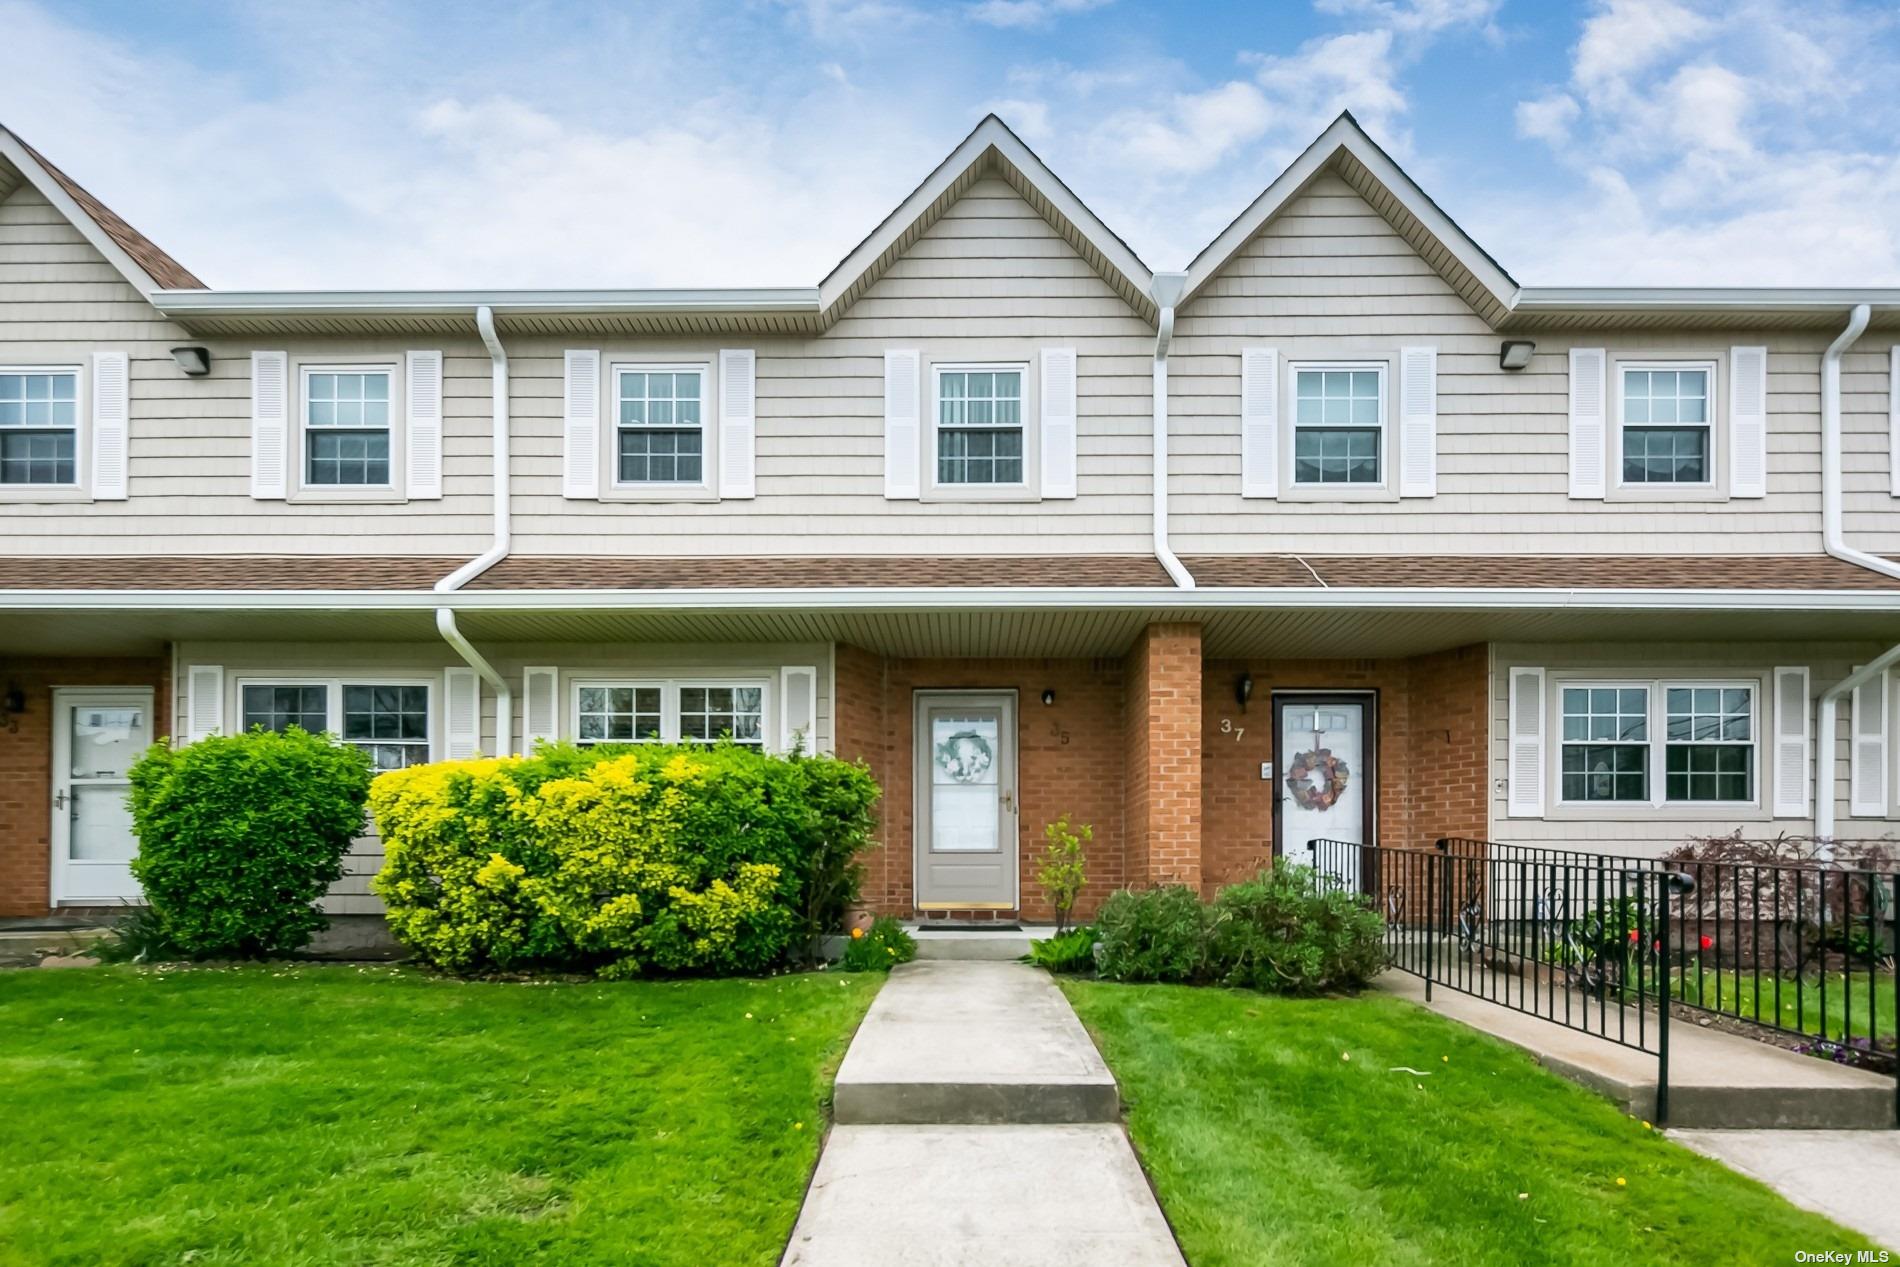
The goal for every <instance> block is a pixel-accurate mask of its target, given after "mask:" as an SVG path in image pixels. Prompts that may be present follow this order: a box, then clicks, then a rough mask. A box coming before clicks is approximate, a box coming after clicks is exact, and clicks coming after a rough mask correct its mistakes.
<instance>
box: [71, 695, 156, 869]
mask: <svg viewBox="0 0 1900 1267" xmlns="http://www.w3.org/2000/svg"><path fill="white" fill-rule="evenodd" d="M151 742H152V693H151V692H150V691H141V690H97V689H90V688H89V689H83V690H82V689H77V688H74V689H70V690H57V691H54V692H53V900H54V901H55V902H66V903H71V904H75V905H81V906H86V905H95V904H105V903H113V902H125V901H137V900H138V899H139V897H140V893H139V886H138V881H136V880H134V879H133V878H132V858H133V855H134V854H136V853H137V852H138V842H137V841H136V840H135V839H134V838H133V835H132V807H131V806H130V804H128V802H127V799H126V798H127V794H128V792H129V791H130V789H131V781H130V780H129V779H127V777H126V772H127V771H129V770H130V769H131V768H132V763H133V762H134V761H135V760H137V759H138V756H139V754H140V753H141V752H144V751H145V749H146V747H147V746H148V745H149V744H150V743H151Z"/></svg>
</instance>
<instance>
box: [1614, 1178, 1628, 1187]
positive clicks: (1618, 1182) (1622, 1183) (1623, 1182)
mask: <svg viewBox="0 0 1900 1267" xmlns="http://www.w3.org/2000/svg"><path fill="white" fill-rule="evenodd" d="M1616 1186H1617V1187H1619V1188H1627V1187H1629V1186H1630V1181H1629V1180H1627V1179H1625V1178H1624V1177H1623V1176H1622V1175H1618V1176H1617V1177H1616Z"/></svg>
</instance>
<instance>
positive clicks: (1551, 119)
mask: <svg viewBox="0 0 1900 1267" xmlns="http://www.w3.org/2000/svg"><path fill="white" fill-rule="evenodd" d="M1580 113H1582V108H1581V107H1580V106H1578V105H1577V102H1576V99H1575V98H1573V97H1572V96H1571V95H1570V94H1569V93H1566V92H1553V93H1550V94H1548V95H1546V96H1543V97H1539V98H1537V99H1536V100H1535V101H1520V102H1518V103H1517V134H1518V135H1519V136H1522V137H1528V138H1530V139H1531V140H1534V141H1547V142H1549V143H1550V144H1552V145H1561V144H1563V143H1564V141H1566V140H1568V139H1569V137H1570V125H1571V124H1573V123H1575V122H1576V121H1577V115H1578V114H1580Z"/></svg>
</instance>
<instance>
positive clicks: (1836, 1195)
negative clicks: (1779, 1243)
mask: <svg viewBox="0 0 1900 1267" xmlns="http://www.w3.org/2000/svg"><path fill="white" fill-rule="evenodd" d="M1665 1134H1667V1135H1668V1136H1669V1137H1670V1138H1671V1139H1673V1140H1676V1141H1678V1142H1679V1143H1683V1144H1687V1145H1688V1146H1689V1147H1690V1148H1693V1149H1695V1150H1696V1151H1697V1152H1698V1153H1702V1154H1704V1155H1706V1156H1709V1157H1713V1158H1715V1159H1716V1160H1717V1161H1719V1162H1721V1163H1722V1164H1723V1165H1725V1166H1727V1167H1728V1168H1729V1169H1731V1170H1739V1171H1741V1172H1742V1173H1743V1174H1745V1175H1747V1176H1749V1177H1750V1178H1751V1179H1759V1180H1761V1182H1763V1183H1765V1184H1767V1185H1768V1186H1769V1187H1771V1188H1773V1189H1774V1190H1775V1191H1776V1192H1779V1193H1780V1194H1781V1195H1782V1196H1784V1197H1786V1198H1788V1200H1789V1201H1791V1202H1793V1203H1794V1204H1795V1205H1798V1206H1800V1207H1801V1208H1802V1209H1804V1210H1813V1211H1814V1212H1815V1213H1816V1214H1824V1215H1826V1216H1827V1217H1828V1218H1830V1219H1833V1220H1834V1221H1835V1222H1836V1223H1839V1224H1840V1225H1841V1226H1842V1227H1851V1228H1853V1229H1854V1230H1855V1231H1856V1232H1859V1233H1860V1234H1861V1235H1863V1236H1865V1237H1867V1238H1868V1239H1869V1240H1872V1241H1874V1242H1876V1243H1877V1244H1880V1245H1884V1246H1886V1247H1887V1248H1888V1249H1892V1250H1900V1201H1896V1199H1895V1198H1896V1196H1897V1195H1900V1131H1667V1132H1665ZM1814 1248H1816V1249H1823V1248H1827V1247H1826V1246H1818V1245H1817V1246H1815V1247H1814Z"/></svg>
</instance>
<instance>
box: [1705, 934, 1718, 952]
mask: <svg viewBox="0 0 1900 1267" xmlns="http://www.w3.org/2000/svg"><path fill="white" fill-rule="evenodd" d="M1713 945H1715V938H1713V937H1707V936H1705V937H1703V939H1702V949H1704V950H1707V949H1708V948H1709V947H1711V946H1713Z"/></svg>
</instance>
